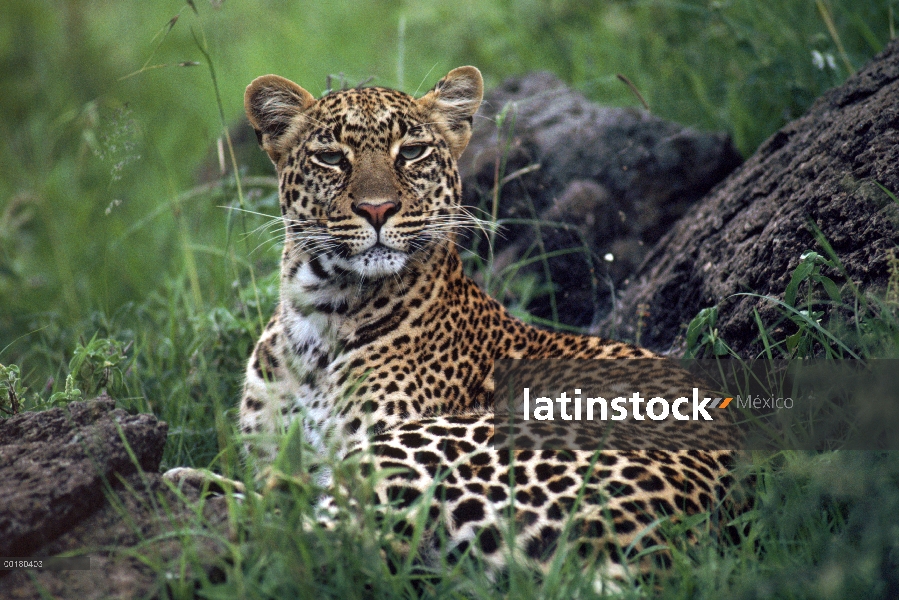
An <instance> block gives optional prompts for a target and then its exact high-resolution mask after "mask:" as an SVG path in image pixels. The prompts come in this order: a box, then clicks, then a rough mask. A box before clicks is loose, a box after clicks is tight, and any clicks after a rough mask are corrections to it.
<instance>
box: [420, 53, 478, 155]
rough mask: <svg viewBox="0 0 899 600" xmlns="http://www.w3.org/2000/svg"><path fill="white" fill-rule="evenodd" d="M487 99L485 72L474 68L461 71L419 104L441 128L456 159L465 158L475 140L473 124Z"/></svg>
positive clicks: (432, 91)
mask: <svg viewBox="0 0 899 600" xmlns="http://www.w3.org/2000/svg"><path fill="white" fill-rule="evenodd" d="M483 95H484V80H483V78H482V77H481V72H480V71H478V70H477V69H476V68H474V67H459V68H458V69H453V70H452V71H450V72H449V73H448V74H447V75H446V77H444V78H443V79H441V80H440V81H439V82H437V85H436V86H434V89H433V90H431V91H430V92H428V93H427V94H425V95H424V96H423V97H422V98H421V99H420V100H419V101H418V102H419V104H420V105H421V106H422V107H423V108H424V109H425V110H426V112H427V114H428V115H429V116H428V120H429V121H430V122H432V123H436V124H437V125H438V126H439V127H440V128H441V130H442V132H443V135H444V137H445V138H446V141H447V143H448V144H449V147H450V152H452V154H453V157H454V158H457V159H458V158H459V156H461V154H462V151H463V150H465V147H466V146H467V145H468V140H469V139H471V125H472V120H473V119H474V114H475V113H476V112H477V111H478V107H479V106H480V105H481V98H482V97H483Z"/></svg>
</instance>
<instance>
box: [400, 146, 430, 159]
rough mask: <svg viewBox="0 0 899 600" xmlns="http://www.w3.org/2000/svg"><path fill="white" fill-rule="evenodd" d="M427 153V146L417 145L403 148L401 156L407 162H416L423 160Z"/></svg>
mask: <svg viewBox="0 0 899 600" xmlns="http://www.w3.org/2000/svg"><path fill="white" fill-rule="evenodd" d="M424 153H425V146H424V145H422V144H415V145H411V146H403V147H402V148H400V156H402V157H403V159H405V160H415V159H416V158H421V157H422V156H423V155H424Z"/></svg>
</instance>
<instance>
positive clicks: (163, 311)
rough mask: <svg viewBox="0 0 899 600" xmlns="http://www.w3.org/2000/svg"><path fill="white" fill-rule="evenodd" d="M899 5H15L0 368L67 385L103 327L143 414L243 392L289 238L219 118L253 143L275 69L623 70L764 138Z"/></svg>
mask: <svg viewBox="0 0 899 600" xmlns="http://www.w3.org/2000/svg"><path fill="white" fill-rule="evenodd" d="M897 12H899V1H897V0H892V1H884V0H881V1H874V0H818V1H815V0H786V1H783V2H757V1H755V0H733V1H719V2H703V1H697V0H686V1H682V2H669V1H662V0H655V1H650V0H647V1H629V2H625V1H621V2H588V1H584V0H556V1H533V0H457V1H455V2H430V1H428V2H425V1H411V0H410V1H400V0H381V1H370V2H349V1H333V2H306V1H292V2H288V1H278V0H268V1H258V2H238V1H231V0H229V1H222V0H219V1H212V2H210V1H209V0H194V1H193V2H189V3H184V2H183V1H179V0H157V1H154V2H145V1H137V0H119V1H109V0H107V1H102V0H99V1H91V2H84V1H74V0H29V1H28V2H19V1H12V0H3V1H2V2H0V15H2V18H0V61H2V62H0V80H2V81H0V86H2V90H3V91H2V93H0V139H2V143H0V363H3V364H7V365H8V364H10V363H17V364H19V365H20V367H21V370H22V381H23V382H24V383H25V384H27V386H28V387H30V389H31V392H32V393H34V392H37V393H41V394H48V393H50V392H52V391H59V390H61V389H62V385H63V381H64V379H65V376H66V374H67V372H68V369H69V361H70V359H71V358H72V353H73V352H74V350H75V348H76V347H78V345H79V344H80V345H81V346H82V347H84V346H85V345H87V344H88V340H90V339H91V337H92V336H93V335H94V334H98V335H99V336H100V337H108V338H113V339H116V340H118V341H120V342H121V343H122V345H123V347H125V346H126V347H127V351H126V354H128V356H129V357H130V358H129V361H130V362H128V363H127V364H125V365H122V366H123V368H124V369H125V370H124V371H123V372H124V373H125V377H124V379H123V383H122V389H120V390H117V391H116V394H117V395H118V396H119V397H120V398H125V399H126V402H127V399H129V398H130V399H131V401H132V403H133V407H134V408H135V409H151V410H156V411H157V412H158V413H160V412H161V413H163V416H166V418H169V419H175V418H176V416H177V415H174V414H166V410H167V409H164V408H163V407H164V406H173V407H180V406H182V405H183V404H185V402H182V401H181V400H189V399H191V398H193V399H203V400H204V402H207V403H208V402H209V401H210V399H213V401H214V404H215V406H220V407H222V408H225V409H227V408H228V407H229V406H231V405H232V404H233V402H234V399H235V397H236V394H237V388H238V387H239V379H240V373H241V370H242V367H241V362H242V361H243V360H244V357H245V356H246V355H247V352H248V349H249V347H250V345H251V344H252V341H253V338H254V337H255V335H256V333H257V332H258V328H259V326H260V323H261V321H262V320H264V319H266V318H267V316H268V313H269V311H270V310H271V305H272V303H273V302H274V298H275V294H276V285H275V284H276V280H275V279H274V278H273V277H272V276H271V275H272V274H273V273H275V272H276V270H277V260H278V249H277V240H276V238H277V227H276V226H275V227H272V228H268V229H266V228H265V227H264V225H265V223H266V221H265V220H264V219H262V218H260V217H256V216H254V215H248V214H247V213H238V212H235V211H229V210H227V209H226V208H225V207H238V206H243V208H244V209H245V210H249V211H255V212H261V213H265V214H272V215H276V214H277V203H276V198H275V194H274V190H273V188H272V187H271V185H270V183H269V181H268V180H265V179H261V180H260V179H255V180H254V179H246V178H247V177H252V176H270V175H271V174H272V172H271V170H270V167H269V166H268V164H267V159H266V158H265V156H264V155H263V153H262V152H261V151H255V150H240V151H239V152H238V154H237V164H238V173H239V174H240V175H241V176H242V177H243V178H244V179H243V180H242V181H241V189H240V193H238V189H237V186H236V180H235V177H234V171H233V169H232V166H231V162H230V158H229V157H228V153H227V144H223V146H224V148H225V161H224V164H225V166H226V169H225V173H224V174H222V173H221V172H220V168H219V162H220V161H219V159H218V157H217V154H218V153H217V151H216V148H217V143H218V141H219V140H220V139H221V137H222V132H223V131H224V127H223V125H224V126H225V127H227V128H228V129H229V130H230V131H231V132H232V133H233V135H234V137H235V139H236V140H237V141H241V140H242V141H244V142H246V144H245V146H246V147H249V148H252V146H253V145H254V144H253V143H250V142H251V140H252V137H253V136H252V132H251V131H250V130H249V127H248V126H246V125H245V121H244V117H243V107H242V103H243V90H244V87H245V86H246V85H247V84H248V83H249V82H250V81H251V80H252V79H253V78H254V77H256V76H258V75H261V74H265V73H278V74H280V75H283V76H286V77H288V78H290V79H293V80H294V81H297V82H298V83H300V84H301V85H303V86H304V87H306V88H307V89H309V90H310V91H312V92H313V93H315V94H319V93H321V92H323V91H324V90H325V87H326V77H327V76H328V75H333V76H334V78H335V79H334V81H337V80H339V78H340V74H343V77H344V78H345V80H346V81H348V82H349V83H350V84H352V85H355V84H356V83H358V82H360V81H363V80H366V79H368V78H373V79H372V81H373V83H374V84H378V85H385V86H391V87H398V88H400V89H403V90H405V91H408V92H410V93H415V92H419V93H421V92H423V91H424V90H426V89H428V88H429V87H430V86H432V85H433V84H434V83H435V82H436V81H437V80H438V79H439V78H440V77H441V76H442V75H443V74H445V73H446V72H447V71H449V70H450V69H452V68H454V67H456V66H459V65H463V64H473V65H476V66H478V67H479V68H480V69H481V71H482V72H483V73H484V75H485V78H486V83H487V86H488V88H489V87H490V86H492V85H495V84H497V83H498V82H500V81H501V80H502V79H504V78H506V77H508V76H510V75H514V74H517V73H523V72H526V71H529V70H535V69H548V70H551V71H553V72H555V73H557V74H558V75H559V76H561V77H562V78H563V79H565V80H566V81H567V82H569V83H570V84H571V85H573V86H575V87H576V88H578V89H580V90H582V91H583V92H584V93H586V94H587V95H588V96H589V97H590V98H592V99H595V100H596V101H599V102H603V103H607V104H613V105H634V106H636V105H637V104H638V102H637V100H636V98H635V97H634V95H633V94H632V93H631V92H630V90H628V88H627V87H626V86H625V85H623V84H622V83H621V82H620V81H618V80H617V79H616V73H621V74H624V75H625V76H627V77H628V78H629V79H630V80H631V81H632V82H633V83H634V84H635V86H636V87H637V89H639V90H640V92H641V93H642V95H643V96H644V97H645V98H646V100H647V102H648V104H649V106H650V107H651V109H652V111H653V112H654V113H656V114H657V115H659V116H661V117H664V118H668V119H672V120H676V121H679V122H682V123H684V124H688V125H691V126H695V127H698V128H702V129H708V130H726V131H728V132H730V133H731V134H732V136H733V137H734V140H735V142H736V144H737V145H738V147H739V148H740V150H741V151H742V152H743V153H744V155H749V154H751V153H752V152H753V150H754V149H755V147H756V146H757V145H758V144H759V143H761V142H762V141H763V140H764V139H765V138H766V137H767V136H768V135H770V134H771V133H773V132H774V131H775V130H776V129H777V128H779V127H780V126H781V125H783V124H784V123H786V122H787V121H789V120H791V119H793V118H795V117H797V116H799V115H801V114H802V113H803V112H804V111H805V110H806V108H807V107H808V106H809V105H810V103H811V102H812V101H813V100H814V99H815V98H816V97H817V96H818V95H820V94H821V93H822V92H823V91H824V90H826V89H827V88H829V87H832V86H834V85H837V84H839V83H840V82H841V81H843V80H844V79H845V78H846V77H847V76H848V75H849V74H850V73H851V72H852V71H853V70H855V69H858V68H859V67H860V66H862V65H863V64H864V63H865V62H866V61H867V60H868V59H869V58H870V57H872V56H873V55H874V54H876V53H877V52H878V51H880V50H881V49H882V48H883V47H884V45H885V44H886V43H887V42H888V40H889V39H890V38H891V37H893V36H895V28H896V24H897V22H899V19H897ZM213 72H214V75H215V79H214V78H213ZM217 92H218V94H219V97H220V100H221V114H220V111H219V105H218V103H217ZM242 147H243V146H242ZM260 226H263V228H262V229H261V230H257V228H259V227H260ZM254 231H256V233H253V232H254ZM178 398H180V399H181V400H178ZM172 410H175V409H172ZM178 410H182V409H180V408H179V409H178ZM183 410H186V409H183ZM182 416H183V415H182ZM176 421H177V419H176ZM202 431H206V432H207V433H208V431H210V430H209V429H203V428H198V429H197V432H200V433H197V435H203V434H202ZM195 433H196V432H195ZM219 433H221V429H220V428H219ZM175 434H176V435H177V431H176V432H175ZM175 452H178V451H175ZM211 454H214V444H212V445H210V447H209V448H208V453H204V454H203V455H204V456H207V455H211ZM176 458H177V460H183V459H185V457H184V456H177V457H172V460H176Z"/></svg>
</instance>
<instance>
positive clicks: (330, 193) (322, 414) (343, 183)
mask: <svg viewBox="0 0 899 600" xmlns="http://www.w3.org/2000/svg"><path fill="white" fill-rule="evenodd" d="M483 87H484V83H483V79H482V76H481V73H480V71H479V70H478V69H477V68H475V67H472V66H464V67H460V68H456V69H453V70H452V71H450V72H449V73H448V74H447V75H446V76H445V77H443V78H441V79H440V80H439V82H438V83H437V84H436V85H435V86H434V87H433V88H432V89H430V90H429V91H428V92H427V93H425V94H423V95H422V96H421V97H418V98H416V97H414V96H412V95H409V94H406V93H404V92H401V91H397V90H393V89H388V88H384V87H377V86H371V87H364V86H363V87H355V88H349V89H341V90H335V91H328V92H327V93H325V94H324V95H322V96H321V97H320V98H315V97H314V96H313V95H312V94H311V93H310V92H308V91H306V90H305V89H303V88H302V87H300V86H299V85H297V84H296V83H293V82H292V81H290V80H288V79H285V78H283V77H280V76H278V75H264V76H262V77H258V78H256V79H255V80H254V81H253V82H252V83H250V85H249V86H248V87H247V89H246V93H245V98H244V100H245V102H244V105H245V110H246V115H247V118H248V120H249V123H250V125H251V126H252V128H253V129H254V131H255V133H256V136H257V139H258V142H259V145H260V146H261V148H262V149H263V150H264V151H265V152H266V153H267V155H268V157H269V158H270V159H271V162H272V163H273V164H274V167H275V171H276V173H277V180H278V190H279V191H278V197H279V205H280V213H281V215H280V218H281V220H283V227H284V234H285V237H284V245H283V253H282V258H281V270H280V296H279V299H278V302H277V305H276V307H275V309H274V314H273V316H272V317H271V319H270V320H269V321H268V323H267V325H266V326H265V328H264V331H263V332H262V334H261V336H260V337H259V339H258V342H257V343H256V345H255V347H254V349H253V351H252V355H251V357H250V359H249V361H248V363H247V369H246V381H245V386H244V392H243V396H242V398H241V401H240V409H239V410H240V416H239V429H240V432H241V433H242V434H243V435H244V436H245V439H247V440H250V441H248V442H247V448H248V455H252V456H253V457H254V460H255V461H256V462H257V464H260V465H266V464H271V462H272V461H273V460H274V457H275V456H276V455H277V453H278V450H279V443H278V440H279V439H282V436H283V433H284V432H285V431H287V430H288V429H289V428H290V427H291V426H297V427H300V428H301V429H302V433H303V438H304V440H305V441H306V443H308V444H310V445H311V446H312V448H313V449H314V450H315V452H316V453H319V454H321V455H325V454H328V453H330V454H331V455H332V456H337V457H338V459H341V460H349V459H350V458H352V457H363V462H364V463H365V464H366V465H367V467H368V469H367V471H366V472H369V473H370V472H381V473H388V475H387V476H386V477H382V478H379V479H378V482H377V484H376V486H375V489H374V491H373V494H374V498H373V502H375V503H376V504H377V505H378V506H382V507H385V508H384V510H393V511H402V510H404V509H405V510H407V512H406V513H404V514H405V515H406V516H405V518H404V519H401V521H400V526H399V527H398V530H399V531H404V532H406V533H410V532H411V531H412V530H414V529H415V527H418V526H420V524H421V523H425V527H428V528H429V531H434V530H437V529H438V528H439V529H440V531H441V532H442V533H441V535H440V536H436V535H431V539H435V540H436V539H438V538H440V539H441V540H442V541H441V544H442V546H441V550H440V552H443V553H444V554H445V555H447V556H450V555H452V556H459V555H463V554H465V553H468V554H471V555H474V556H476V557H477V559H478V560H480V561H483V563H484V564H486V565H487V566H488V567H490V568H495V569H502V568H503V567H504V565H506V564H507V562H508V561H509V560H510V559H511V560H522V561H525V562H528V563H529V564H533V565H535V566H536V567H537V568H541V569H546V568H547V565H548V564H549V563H550V561H551V560H552V558H553V556H555V554H556V553H557V552H558V551H559V550H560V548H562V547H563V546H565V547H566V548H574V549H575V551H576V552H577V553H578V554H579V555H581V556H582V557H583V558H584V560H585V561H586V560H596V561H601V563H602V565H603V567H602V571H603V572H604V573H606V574H611V576H613V577H614V576H616V574H620V573H622V572H625V571H626V570H627V568H628V561H629V560H631V559H632V558H633V556H634V555H637V554H640V553H641V552H643V551H646V550H647V549H650V548H657V547H664V546H665V543H666V542H665V539H664V538H663V537H662V535H661V534H660V533H658V531H656V529H654V528H653V524H654V523H657V522H658V521H659V520H660V519H675V520H676V519H683V518H684V517H686V516H689V515H695V514H699V513H703V512H711V511H714V510H716V509H718V508H719V507H720V506H721V502H722V497H723V496H724V495H726V494H727V493H728V489H729V487H730V485H731V482H732V478H731V470H732V467H733V458H734V457H733V452H731V451H728V450H720V449H717V448H716V445H715V444H714V443H712V442H710V440H712V439H714V437H713V436H712V437H710V434H709V431H707V430H702V429H697V430H691V429H690V428H681V429H677V428H675V429H668V430H660V433H658V434H656V435H654V436H652V435H650V436H649V437H648V438H646V437H641V436H645V435H646V434H643V433H641V430H638V429H633V430H631V431H630V432H629V433H627V432H625V433H621V434H618V435H617V437H616V440H617V445H616V444H615V443H608V444H605V445H604V444H603V443H602V442H597V443H596V445H595V446H593V447H590V446H589V444H588V446H587V447H577V448H562V449H560V448H549V447H544V448H541V447H539V446H532V447H527V445H522V446H518V447H510V448H507V447H505V446H502V445H500V444H497V443H495V440H494V437H495V434H496V432H497V427H498V426H497V418H498V415H499V412H498V411H499V410H500V407H499V403H498V401H497V398H496V391H497V390H496V382H495V373H494V369H495V365H496V364H497V361H501V360H525V361H538V362H537V363H535V364H539V361H547V360H558V359H578V360H587V361H609V364H615V365H620V364H622V363H626V362H627V361H622V360H619V359H638V360H640V361H641V362H645V361H647V360H649V361H653V360H655V361H658V364H659V367H658V373H656V375H658V377H650V378H649V379H652V380H654V381H655V380H658V381H663V382H665V383H664V384H663V385H662V387H663V388H664V387H665V385H669V384H671V383H672V381H673V382H675V383H677V382H683V381H682V380H683V377H682V376H681V375H673V376H672V375H671V372H670V371H668V367H666V366H663V365H664V364H665V361H664V360H661V359H662V357H661V356H660V355H658V354H656V353H654V352H652V351H650V350H648V349H645V348H641V347H638V346H635V345H632V344H628V343H625V342H620V341H614V340H611V339H606V338H602V337H597V336H589V335H582V334H577V333H563V332H556V331H551V330H547V329H542V328H538V327H535V326H533V325H530V324H527V323H525V322H524V321H522V320H520V319H518V318H516V317H513V316H512V315H511V314H510V313H509V311H508V310H507V309H506V308H504V306H503V305H502V304H501V303H500V302H499V301H497V300H496V299H494V298H492V297H490V296H489V295H488V294H487V293H485V292H484V291H483V290H482V289H481V288H480V287H479V286H478V285H477V284H476V283H475V281H474V280H473V279H472V278H471V277H469V276H468V275H466V273H465V270H464V265H463V260H462V257H461V255H460V250H459V236H460V235H461V233H462V231H463V230H465V228H466V227H468V228H471V227H474V226H475V225H476V224H477V223H476V219H474V217H473V215H472V214H471V210H470V209H468V208H466V207H464V206H463V205H462V201H461V198H462V179H461V177H460V173H459V169H458V161H459V159H460V156H461V155H462V153H463V151H464V150H465V149H466V146H467V145H468V142H469V140H470V137H471V133H472V127H473V123H474V118H475V117H476V115H477V113H478V108H479V106H480V104H481V102H482V97H483ZM597 364H599V363H597ZM635 364H636V363H635ZM626 371H627V369H625V373H624V375H623V377H624V378H625V380H626V379H628V378H635V377H636V378H642V379H644V381H642V383H646V381H645V379H646V375H645V372H644V374H643V375H640V374H639V373H629V374H628V373H627V372H626ZM684 381H685V380H684ZM504 410H506V411H507V412H509V413H511V412H514V411H513V410H512V409H511V408H509V407H508V406H506V408H505V409H504ZM503 414H505V413H503ZM529 431H530V433H529V435H531V436H532V437H539V431H537V430H529ZM535 431H537V433H534V432H535ZM677 436H680V437H677ZM673 439H677V443H676V444H673V445H672V444H670V443H669V444H668V445H667V446H666V444H665V442H666V440H667V441H668V442H670V441H671V440H673ZM629 440H630V441H629ZM631 442H636V443H631ZM323 473H324V474H323V475H321V477H322V479H321V484H322V485H323V486H327V485H328V482H329V481H330V479H329V477H330V475H329V474H328V472H327V470H325V471H324V472H323ZM323 501H324V502H325V503H327V500H326V499H325V500H323ZM409 511H411V512H409ZM420 511H425V512H427V518H426V519H424V520H421V519H418V518H417V517H416V515H418V514H420ZM510 527H514V529H515V535H514V536H509V535H507V532H508V531H509V528H510ZM429 535H430V534H429ZM435 543H436V542H435ZM659 555H660V556H659V558H658V559H656V563H658V564H660V565H661V566H665V563H666V562H667V563H670V559H669V558H667V557H666V556H665V553H664V552H661V553H659Z"/></svg>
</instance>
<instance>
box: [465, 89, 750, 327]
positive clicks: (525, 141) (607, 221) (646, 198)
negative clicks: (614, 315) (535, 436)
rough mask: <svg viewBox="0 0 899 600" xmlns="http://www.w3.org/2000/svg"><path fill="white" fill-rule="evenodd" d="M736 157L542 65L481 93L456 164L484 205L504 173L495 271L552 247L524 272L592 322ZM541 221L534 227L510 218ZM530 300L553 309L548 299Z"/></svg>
mask: <svg viewBox="0 0 899 600" xmlns="http://www.w3.org/2000/svg"><path fill="white" fill-rule="evenodd" d="M498 113H499V114H500V116H499V117H497V114H498ZM498 124H499V125H500V127H499V128H498V127H497V125H498ZM740 162H741V158H740V156H739V155H738V153H737V151H736V149H735V148H734V147H733V145H732V144H731V142H730V139H729V138H728V136H727V135H725V134H722V133H711V134H709V133H702V132H698V131H695V130H692V129H689V128H686V127H683V126H682V125H678V124H676V123H671V122H668V121H663V120H662V119H659V118H658V117H655V116H653V115H651V114H649V113H648V112H646V111H642V110H635V109H629V108H608V107H602V106H599V105H597V104H594V103H592V102H590V101H589V100H587V98H586V97H584V95H583V94H581V93H580V92H578V91H576V90H573V89H571V88H569V87H568V86H567V85H565V84H564V83H563V82H562V81H561V80H559V79H558V78H557V77H555V76H554V75H552V74H550V73H531V74H528V75H524V76H522V77H515V78H512V79H509V80H507V81H506V82H504V83H503V84H502V85H501V86H499V87H498V88H497V89H495V90H493V91H491V92H490V93H488V94H487V96H486V97H485V99H484V103H483V105H482V107H481V110H480V112H479V114H478V116H476V118H475V128H474V133H473V136H472V140H471V143H470V144H469V146H468V149H467V150H466V151H465V153H464V154H463V155H462V159H461V161H460V165H459V167H460V169H461V171H462V176H463V188H464V190H465V193H464V198H465V204H466V205H468V206H473V207H477V206H480V207H481V208H482V209H484V210H486V211H487V212H488V213H489V212H491V211H492V201H493V192H494V181H495V180H496V175H497V174H499V178H500V181H501V182H503V183H502V185H501V189H500V194H499V203H498V208H499V211H498V216H499V218H501V219H506V220H507V223H506V225H505V228H504V232H503V236H499V237H497V239H496V244H495V250H496V252H497V260H496V263H495V265H494V272H495V273H499V272H500V271H502V269H504V268H508V267H509V266H510V265H512V264H513V263H515V262H516V261H518V260H522V259H525V260H526V259H528V258H530V257H533V256H535V255H537V254H541V253H544V254H552V255H554V256H552V257H551V258H549V259H547V261H546V263H543V262H542V261H536V262H535V263H533V264H532V265H530V266H527V267H525V268H524V272H530V273H533V274H534V275H535V276H536V277H537V278H538V279H539V280H540V281H541V282H544V283H545V282H547V281H549V280H551V281H552V283H553V284H554V286H555V287H556V294H555V302H556V311H557V317H558V320H559V321H561V322H563V323H567V324H569V325H589V324H590V323H591V322H593V321H594V320H595V319H596V318H597V317H599V316H601V315H604V314H605V313H607V312H608V310H609V309H610V308H611V299H610V298H611V296H610V289H616V288H618V287H619V286H620V285H622V284H623V283H624V282H625V281H626V280H627V278H628V277H629V276H630V275H631V274H632V273H633V272H634V271H635V270H636V268H637V266H638V265H639V264H640V263H641V262H642V261H643V259H644V257H645V255H646V253H647V252H648V250H649V248H651V247H652V245H653V244H655V242H657V241H658V240H659V238H661V237H662V235H664V234H665V232H667V231H668V229H670V228H671V226H672V225H673V224H674V223H675V222H676V221H677V219H678V218H680V217H681V215H683V214H684V213H685V212H686V211H687V209H688V208H689V207H690V206H691V205H692V204H693V203H694V202H696V201H697V200H699V199H700V198H701V197H702V196H703V195H704V194H705V193H706V192H708V191H709V190H710V189H711V188H712V187H713V186H714V185H715V184H716V183H718V182H719V181H721V180H722V179H723V178H724V177H725V176H726V175H727V174H728V173H729V172H731V171H732V170H733V169H734V168H735V167H737V166H738V165H739V164H740ZM538 218H539V219H541V221H542V222H541V223H540V225H539V227H537V226H535V225H531V224H522V223H521V222H520V221H518V222H515V221H514V220H534V219H538ZM508 220H513V221H512V222H508ZM551 223H555V225H553V224H551ZM480 248H481V249H482V251H483V248H484V245H481V246H480ZM566 252H567V253H566ZM609 258H611V260H608V259H609ZM528 309H529V310H530V311H532V312H533V313H534V314H536V315H538V316H541V317H544V318H552V317H553V316H554V315H553V314H552V313H553V310H552V306H551V303H550V300H549V299H548V298H547V297H546V296H543V297H540V298H537V299H536V300H535V301H534V302H532V303H530V304H529V306H528Z"/></svg>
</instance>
